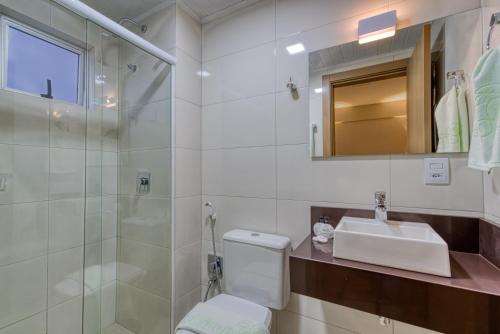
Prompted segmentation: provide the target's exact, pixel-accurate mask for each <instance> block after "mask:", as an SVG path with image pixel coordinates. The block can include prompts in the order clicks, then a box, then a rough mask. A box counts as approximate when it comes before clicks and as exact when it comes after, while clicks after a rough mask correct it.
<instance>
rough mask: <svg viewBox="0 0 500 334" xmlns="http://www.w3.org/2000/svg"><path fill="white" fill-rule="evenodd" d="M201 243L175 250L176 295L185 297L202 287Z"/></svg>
mask: <svg viewBox="0 0 500 334" xmlns="http://www.w3.org/2000/svg"><path fill="white" fill-rule="evenodd" d="M200 254H201V242H195V243H194V244H190V245H184V247H181V248H178V249H176V250H175V293H176V296H184V295H186V294H187V293H189V292H190V291H192V290H194V289H196V288H198V287H199V286H200V279H201V273H200V270H201V258H200Z"/></svg>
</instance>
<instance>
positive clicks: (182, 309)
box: [0, 286, 201, 334]
mask: <svg viewBox="0 0 500 334" xmlns="http://www.w3.org/2000/svg"><path fill="white" fill-rule="evenodd" d="M200 301H201V288H200V287H199V286H198V287H197V288H196V289H194V290H193V291H191V292H188V293H187V294H185V295H183V296H181V297H178V298H177V300H176V302H175V321H174V326H177V324H178V323H179V322H180V321H181V320H182V318H184V316H185V315H186V314H188V313H189V311H191V310H192V309H193V307H194V306H195V305H196V304H198V303H199V302H200ZM0 334H3V333H1V332H0Z"/></svg>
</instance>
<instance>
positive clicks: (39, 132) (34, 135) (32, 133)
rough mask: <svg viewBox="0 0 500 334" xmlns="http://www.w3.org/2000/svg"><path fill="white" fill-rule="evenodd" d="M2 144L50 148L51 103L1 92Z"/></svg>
mask: <svg viewBox="0 0 500 334" xmlns="http://www.w3.org/2000/svg"><path fill="white" fill-rule="evenodd" d="M0 143H4V144H19V145H33V146H49V102H47V99H42V98H40V97H35V96H31V95H27V94H19V93H15V92H10V91H7V90H0Z"/></svg>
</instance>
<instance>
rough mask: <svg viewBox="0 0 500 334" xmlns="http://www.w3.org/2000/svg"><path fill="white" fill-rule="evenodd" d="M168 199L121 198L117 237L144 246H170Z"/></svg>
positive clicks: (146, 197)
mask: <svg viewBox="0 0 500 334" xmlns="http://www.w3.org/2000/svg"><path fill="white" fill-rule="evenodd" d="M170 202H171V201H170V199H169V198H150V197H148V196H139V197H136V196H130V197H129V196H121V197H120V202H119V210H120V211H119V215H120V223H119V236H120V238H125V239H128V240H134V241H138V242H141V243H145V244H150V245H156V246H161V247H166V248H168V247H169V246H170V236H171V224H170V212H171V211H170Z"/></svg>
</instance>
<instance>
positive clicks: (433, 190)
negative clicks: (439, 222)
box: [391, 155, 483, 212]
mask: <svg viewBox="0 0 500 334" xmlns="http://www.w3.org/2000/svg"><path fill="white" fill-rule="evenodd" d="M450 180H451V183H450V185H449V186H439V185H438V186H436V185H425V184H424V161H423V159H422V157H419V156H409V157H393V158H392V159H391V205H392V206H399V207H408V208H412V207H413V208H427V209H444V210H462V211H474V212H482V211H483V193H482V190H481V188H482V182H483V180H482V173H481V172H479V171H475V170H472V169H469V168H468V167H467V157H464V156H460V155H456V156H455V155H452V156H450Z"/></svg>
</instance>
